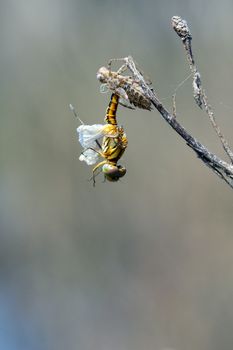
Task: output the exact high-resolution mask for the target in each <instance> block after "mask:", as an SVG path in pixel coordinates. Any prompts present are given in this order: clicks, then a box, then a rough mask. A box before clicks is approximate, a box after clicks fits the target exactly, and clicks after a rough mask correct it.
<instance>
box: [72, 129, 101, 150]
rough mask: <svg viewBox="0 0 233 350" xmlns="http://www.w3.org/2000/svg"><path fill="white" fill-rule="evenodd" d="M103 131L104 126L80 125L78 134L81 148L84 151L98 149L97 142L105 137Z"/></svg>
mask: <svg viewBox="0 0 233 350" xmlns="http://www.w3.org/2000/svg"><path fill="white" fill-rule="evenodd" d="M103 129H104V125H102V124H94V125H84V124H83V125H80V126H79V127H78V128H77V132H78V135H79V142H80V144H81V146H82V147H83V148H84V149H86V148H90V147H91V148H94V149H95V148H96V147H98V145H97V143H96V142H95V141H96V140H98V139H100V138H101V137H103Z"/></svg>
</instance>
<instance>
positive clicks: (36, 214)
mask: <svg viewBox="0 0 233 350" xmlns="http://www.w3.org/2000/svg"><path fill="white" fill-rule="evenodd" d="M232 13H233V2H232V1H231V0H222V1H220V2H219V1H217V0H212V1H203V0H202V1H201V0H196V1H190V0H188V1H182V0H176V1H169V0H164V1H153V0H143V1H139V0H134V1H133V0H131V1H130V0H128V1H127V0H126V1H123V0H118V1H105V0H99V1H97V0H96V1H94V0H67V1H62V0H48V1H46V0H40V1H36V0H28V1H27V0H20V1H19V0H5V1H4V0H1V1H0V48H1V53H0V73H1V74H0V118H1V127H0V208H1V210H0V349H2V350H42V349H43V350H53V349H54V350H55V349H56V350H64V349H69V350H74V349H78V350H119V349H120V350H142V349H147V350H152V349H153V350H154V349H155V350H165V349H167V350H168V349H172V350H196V349H199V350H219V349H221V350H228V349H229V350H232V348H233V332H232V330H233V302H232V301H233V215H232V207H233V192H232V190H231V189H230V187H228V186H227V185H226V184H225V183H224V182H223V181H221V180H220V179H219V178H218V177H217V176H215V174H213V173H212V172H211V171H210V170H209V169H208V168H206V167H205V166H204V165H203V164H202V163H201V162H200V161H199V160H198V159H197V158H196V156H195V154H194V153H193V152H192V151H191V150H190V149H189V148H188V147H187V146H186V145H185V143H184V142H183V140H181V139H180V138H179V137H178V136H177V135H176V134H175V133H174V132H173V130H172V129H171V128H170V127H169V126H168V125H167V124H166V123H165V122H164V121H163V120H162V118H161V117H160V115H159V114H158V113H157V112H156V111H154V112H152V113H149V112H146V111H130V110H126V109H124V108H123V107H120V108H119V112H118V116H119V117H118V118H119V123H120V124H123V125H124V127H125V130H126V131H127V135H128V138H129V146H128V149H127V152H126V153H125V155H124V157H123V159H122V162H121V163H122V164H123V165H126V166H127V169H128V172H127V175H126V176H125V177H124V178H123V179H122V181H121V182H119V183H115V184H112V183H103V182H102V180H103V178H102V177H101V176H99V177H98V179H97V185H96V187H95V188H93V187H92V183H91V182H89V181H88V179H89V178H90V176H91V170H92V169H91V167H88V166H87V165H86V164H83V163H81V162H79V160H78V157H79V154H80V152H81V148H80V145H79V144H78V140H77V135H76V127H77V126H78V122H77V121H76V120H75V118H74V117H73V115H72V113H71V112H70V111H69V108H68V105H69V103H73V104H74V106H75V107H76V109H77V111H78V114H79V116H80V118H81V119H82V120H83V121H84V122H86V123H87V124H93V123H102V122H103V118H104V114H105V110H106V107H107V104H108V102H109V97H110V95H109V94H100V92H99V84H98V82H97V80H96V71H97V69H98V68H99V67H100V66H103V65H105V64H106V63H107V61H108V60H109V59H110V58H112V57H122V56H127V55H129V54H131V55H133V57H134V58H135V60H136V61H137V62H138V63H139V65H140V66H141V67H142V69H143V70H144V71H145V73H146V74H147V75H149V76H150V78H151V80H152V81H153V85H154V88H155V90H156V92H157V94H158V96H159V98H160V99H161V100H162V101H163V103H164V104H165V105H166V106H167V107H168V108H171V104H172V102H171V96H172V94H173V92H174V89H175V88H176V86H177V85H178V84H179V82H180V81H182V80H183V79H185V78H186V77H187V76H188V74H189V69H188V65H187V62H186V58H185V55H184V52H183V47H182V45H181V42H180V41H179V39H178V37H177V36H176V34H175V33H174V32H173V30H172V29H171V26H170V19H171V17H172V16H173V15H181V16H182V17H184V18H185V19H186V20H187V21H188V24H189V27H190V28H191V31H192V34H193V47H194V54H195V57H196V61H197V64H198V67H199V69H200V71H201V74H202V78H203V83H204V86H205V88H206V90H207V92H208V96H209V100H210V103H211V104H212V106H213V108H214V109H215V111H216V114H217V116H218V121H219V124H220V125H221V127H222V130H223V132H224V133H225V135H226V137H227V139H228V140H229V142H230V143H231V145H233V132H232V130H233V118H232V115H233V102H232V91H233V79H232V77H233V59H232V57H233V45H232V35H233V22H232ZM177 112H178V118H179V120H180V121H181V122H182V123H183V125H184V126H185V127H186V128H187V129H188V130H189V131H190V132H191V133H192V134H193V135H195V136H196V137H197V138H198V139H199V140H200V141H201V142H203V143H204V144H205V145H206V146H207V147H209V148H210V149H211V150H212V151H213V152H216V153H217V154H218V155H220V156H222V157H224V154H223V152H222V150H221V147H220V145H219V140H218V139H217V137H216V136H215V133H214V131H213V130H212V129H211V127H210V123H209V120H208V118H207V116H205V115H204V114H203V113H201V111H199V110H198V107H197V106H196V105H195V104H194V102H193V98H192V88H191V81H190V80H189V81H187V82H186V83H185V84H184V85H183V86H182V87H181V88H180V89H179V90H178V93H177Z"/></svg>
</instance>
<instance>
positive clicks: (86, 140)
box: [70, 93, 128, 186]
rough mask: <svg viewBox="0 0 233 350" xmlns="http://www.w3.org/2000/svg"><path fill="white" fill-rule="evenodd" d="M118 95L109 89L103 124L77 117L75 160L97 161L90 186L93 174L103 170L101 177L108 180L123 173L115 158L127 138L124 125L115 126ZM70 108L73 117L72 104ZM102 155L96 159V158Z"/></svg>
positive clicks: (122, 151)
mask: <svg viewBox="0 0 233 350" xmlns="http://www.w3.org/2000/svg"><path fill="white" fill-rule="evenodd" d="M119 99H120V97H119V96H118V95H117V94H115V93H113V94H112V95H111V99H110V102H109V105H108V108H107V110H106V114H105V121H106V124H94V125H85V124H84V123H83V122H82V121H81V120H80V119H79V118H78V119H79V120H80V122H81V125H80V126H79V127H78V128H77V132H78V135H79V142H80V144H81V146H82V147H83V149H84V150H83V152H82V153H81V155H80V157H79V160H80V161H85V162H86V163H87V164H88V165H94V164H96V163H97V162H98V163H97V165H96V166H95V167H94V168H93V170H92V173H93V176H92V180H93V186H95V183H96V180H95V178H96V176H97V175H98V174H99V173H101V172H102V173H103V174H104V178H105V179H106V180H108V181H111V182H116V181H118V180H119V179H120V178H121V177H123V176H124V175H125V174H126V168H125V167H123V166H121V165H119V164H118V161H119V159H120V158H121V157H122V155H123V153H124V152H125V149H126V148H127V145H128V139H127V136H126V134H125V131H124V128H123V127H122V126H118V124H117V120H116V112H117V107H118V104H119ZM70 108H71V110H72V111H73V112H74V114H75V116H76V117H77V113H76V112H75V110H74V108H73V106H72V105H70ZM101 158H102V159H103V160H101V161H99V160H100V159H101Z"/></svg>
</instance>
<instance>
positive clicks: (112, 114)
mask: <svg viewBox="0 0 233 350" xmlns="http://www.w3.org/2000/svg"><path fill="white" fill-rule="evenodd" d="M118 103H119V96H118V95H116V94H112V96H111V101H110V103H109V105H108V108H107V111H106V115H105V121H106V122H107V123H108V124H112V125H117V121H116V111H117V107H118Z"/></svg>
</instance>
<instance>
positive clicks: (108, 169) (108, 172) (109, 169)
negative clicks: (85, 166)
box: [102, 163, 126, 182]
mask: <svg viewBox="0 0 233 350" xmlns="http://www.w3.org/2000/svg"><path fill="white" fill-rule="evenodd" d="M102 171H103V173H104V176H105V179H107V180H108V181H111V182H116V181H118V180H119V179H120V178H121V177H123V176H124V175H125V174H126V168H124V167H123V166H121V165H113V164H109V163H106V164H104V165H103V167H102Z"/></svg>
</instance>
